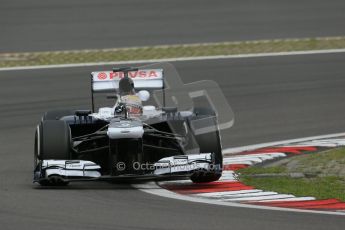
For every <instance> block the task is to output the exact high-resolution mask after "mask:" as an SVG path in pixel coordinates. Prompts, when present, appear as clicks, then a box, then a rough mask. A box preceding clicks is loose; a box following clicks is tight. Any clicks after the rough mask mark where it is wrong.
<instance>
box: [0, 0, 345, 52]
mask: <svg viewBox="0 0 345 230" xmlns="http://www.w3.org/2000/svg"><path fill="white" fill-rule="evenodd" d="M344 12H345V1H343V0H332V1H324V0H291V1H286V0H260V1H255V0H241V1H240V0H213V1H209V0H188V1H186V0H145V1H143V0H117V1H114V0H100V1H94V0H73V1H70V0H59V1H56V0H44V1H40V0H2V1H1V6H0V28H1V36H0V52H18V51H19V52H22V51H40V50H41V51H45V50H66V49H67V50H68V49H90V48H112V47H123V46H143V45H159V44H176V43H195V42H217V41H237V40H256V39H274V38H301V37H316V36H339V35H345V27H344V21H345V14H344Z"/></svg>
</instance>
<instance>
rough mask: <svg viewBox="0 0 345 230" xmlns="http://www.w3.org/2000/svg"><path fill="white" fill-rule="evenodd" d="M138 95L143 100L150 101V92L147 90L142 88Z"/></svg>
mask: <svg viewBox="0 0 345 230" xmlns="http://www.w3.org/2000/svg"><path fill="white" fill-rule="evenodd" d="M137 96H138V97H139V98H140V100H142V101H148V100H149V99H150V92H149V91H147V90H140V91H139V92H138V93H137Z"/></svg>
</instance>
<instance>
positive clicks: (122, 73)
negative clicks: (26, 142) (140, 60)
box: [34, 63, 233, 186]
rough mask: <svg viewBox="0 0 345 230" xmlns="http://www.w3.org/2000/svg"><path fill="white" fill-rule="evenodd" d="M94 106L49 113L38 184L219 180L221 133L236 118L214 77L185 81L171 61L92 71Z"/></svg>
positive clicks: (38, 140)
mask: <svg viewBox="0 0 345 230" xmlns="http://www.w3.org/2000/svg"><path fill="white" fill-rule="evenodd" d="M208 87H209V89H207V88H208ZM214 101H217V103H218V105H217V103H214ZM91 107H92V108H91V109H89V110H68V109H64V110H53V111H48V112H46V113H45V114H44V115H43V117H42V120H41V122H40V123H39V124H38V126H37V129H36V133H35V151H34V162H35V165H34V182H37V183H39V184H40V185H43V186H46V185H48V186H52V185H67V184H68V183H69V182H73V181H95V180H101V181H117V180H119V181H121V180H125V181H127V180H130V179H136V180H138V179H147V180H167V179H174V180H175V179H186V178H190V179H191V180H192V181H193V182H211V181H216V180H218V179H219V178H220V176H221V174H222V161H223V159H222V146H221V138H220V131H219V130H220V128H221V129H224V128H229V127H230V126H231V125H232V121H233V119H232V111H231V109H230V107H229V106H228V105H227V103H226V100H225V99H224V96H223V94H222V92H221V91H220V89H219V88H218V86H217V84H215V83H214V82H212V81H199V82H195V83H190V84H183V82H182V81H181V79H180V78H179V76H178V74H177V71H176V70H175V68H174V67H173V66H172V65H171V64H168V63H167V64H154V65H151V66H145V67H122V68H114V69H113V70H112V71H97V72H92V73H91ZM219 108H220V109H219ZM222 113H223V114H224V113H226V118H225V119H220V115H221V114H222ZM219 120H222V121H221V123H219Z"/></svg>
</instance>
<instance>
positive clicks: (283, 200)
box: [257, 196, 316, 203]
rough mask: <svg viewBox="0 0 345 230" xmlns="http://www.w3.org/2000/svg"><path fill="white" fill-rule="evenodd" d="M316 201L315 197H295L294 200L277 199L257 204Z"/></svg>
mask: <svg viewBox="0 0 345 230" xmlns="http://www.w3.org/2000/svg"><path fill="white" fill-rule="evenodd" d="M310 200H316V199H315V197H311V196H306V197H293V198H285V199H278V200H277V199H275V200H259V201H257V202H262V203H264V202H280V201H281V202H286V201H310Z"/></svg>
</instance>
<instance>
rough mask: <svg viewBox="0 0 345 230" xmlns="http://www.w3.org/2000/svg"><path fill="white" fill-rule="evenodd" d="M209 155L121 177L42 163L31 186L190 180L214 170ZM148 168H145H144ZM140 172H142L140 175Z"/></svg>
mask: <svg viewBox="0 0 345 230" xmlns="http://www.w3.org/2000/svg"><path fill="white" fill-rule="evenodd" d="M213 155H214V154H213V153H200V154H191V155H179V156H172V157H165V158H162V159H160V160H159V161H157V162H156V163H154V164H153V165H141V166H142V167H144V168H143V169H145V173H139V174H124V175H117V176H112V175H101V173H100V171H101V167H100V166H99V165H97V164H96V163H94V162H92V161H85V160H54V159H51V160H42V161H41V162H39V164H38V165H37V167H36V169H35V171H34V180H33V181H34V182H49V181H50V180H56V178H58V179H59V180H61V181H63V182H72V181H95V180H103V181H106V180H112V181H113V180H115V181H116V180H132V179H135V180H136V179H140V180H164V179H180V178H186V177H190V176H191V175H192V174H194V173H195V172H197V171H210V170H212V169H213V168H214V167H215V162H214V156H213ZM148 167H149V168H148ZM141 172H143V171H141Z"/></svg>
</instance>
